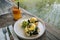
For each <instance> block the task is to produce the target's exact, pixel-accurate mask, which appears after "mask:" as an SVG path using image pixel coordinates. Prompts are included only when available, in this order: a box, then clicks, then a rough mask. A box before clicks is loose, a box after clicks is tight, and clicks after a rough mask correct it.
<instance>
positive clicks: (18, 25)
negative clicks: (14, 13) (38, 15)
mask: <svg viewBox="0 0 60 40" xmlns="http://www.w3.org/2000/svg"><path fill="white" fill-rule="evenodd" d="M28 19H29V18H24V19H19V20H18V21H16V23H15V24H14V32H15V33H16V34H17V35H18V36H19V37H20V38H23V39H36V38H38V37H41V36H42V35H43V34H44V32H45V25H44V24H43V23H41V22H40V21H39V22H38V25H37V27H38V29H39V32H38V35H36V36H26V34H25V33H24V29H23V28H22V27H21V25H22V22H23V21H24V20H25V21H26V20H28Z"/></svg>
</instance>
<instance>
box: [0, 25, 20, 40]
mask: <svg viewBox="0 0 60 40" xmlns="http://www.w3.org/2000/svg"><path fill="white" fill-rule="evenodd" d="M4 28H7V27H4ZM9 29H10V32H11V33H12V36H13V38H14V40H19V39H18V37H17V35H16V34H15V32H14V29H13V27H12V25H10V26H9ZM6 37H7V40H10V38H9V34H8V32H7V33H6ZM0 40H5V35H4V34H3V31H2V28H0Z"/></svg>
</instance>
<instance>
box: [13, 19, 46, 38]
mask: <svg viewBox="0 0 60 40" xmlns="http://www.w3.org/2000/svg"><path fill="white" fill-rule="evenodd" d="M19 20H22V19H19ZM19 20H17V21H16V22H15V24H16V23H17V22H18V21H19ZM39 22H41V21H39ZM15 24H14V32H15V33H16V31H15ZM41 24H43V28H44V31H43V33H42V34H41V35H40V36H38V37H36V38H31V39H37V38H39V37H41V36H42V35H43V34H44V33H45V30H46V28H45V23H42V22H41ZM16 35H17V36H18V37H20V36H19V35H18V34H17V33H16ZM20 38H22V39H30V38H23V37H20Z"/></svg>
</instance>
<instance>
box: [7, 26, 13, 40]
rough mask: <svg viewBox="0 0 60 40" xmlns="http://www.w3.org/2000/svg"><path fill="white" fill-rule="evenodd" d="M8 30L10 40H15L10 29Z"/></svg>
mask: <svg viewBox="0 0 60 40" xmlns="http://www.w3.org/2000/svg"><path fill="white" fill-rule="evenodd" d="M7 30H8V34H9V37H10V40H14V38H13V36H12V34H11V32H10V29H9V27H7Z"/></svg>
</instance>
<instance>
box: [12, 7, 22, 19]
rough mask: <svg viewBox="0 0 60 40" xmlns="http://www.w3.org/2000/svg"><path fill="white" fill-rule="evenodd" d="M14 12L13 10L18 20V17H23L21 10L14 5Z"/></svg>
mask: <svg viewBox="0 0 60 40" xmlns="http://www.w3.org/2000/svg"><path fill="white" fill-rule="evenodd" d="M12 12H13V17H14V20H18V19H20V18H21V17H22V15H21V10H20V9H18V8H17V7H13V8H12Z"/></svg>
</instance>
